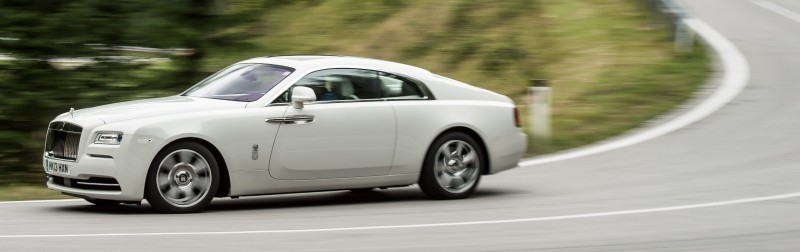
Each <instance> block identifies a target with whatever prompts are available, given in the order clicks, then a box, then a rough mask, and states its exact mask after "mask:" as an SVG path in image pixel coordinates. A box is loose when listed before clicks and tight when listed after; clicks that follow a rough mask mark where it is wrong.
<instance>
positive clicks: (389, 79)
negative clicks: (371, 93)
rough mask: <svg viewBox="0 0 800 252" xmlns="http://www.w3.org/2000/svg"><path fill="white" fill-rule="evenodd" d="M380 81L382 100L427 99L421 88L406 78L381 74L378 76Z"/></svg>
mask: <svg viewBox="0 0 800 252" xmlns="http://www.w3.org/2000/svg"><path fill="white" fill-rule="evenodd" d="M378 80H379V81H380V86H381V93H382V96H381V97H382V98H394V99H420V98H424V97H425V95H424V94H423V93H422V91H421V90H420V89H419V86H418V85H417V84H416V83H414V82H412V81H410V80H408V79H406V78H403V77H400V76H397V75H394V74H389V73H383V72H381V73H380V74H379V75H378Z"/></svg>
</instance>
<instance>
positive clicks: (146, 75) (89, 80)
mask: <svg viewBox="0 0 800 252" xmlns="http://www.w3.org/2000/svg"><path fill="white" fill-rule="evenodd" d="M268 2H269V1H267V2H260V1H247V2H238V3H236V4H232V6H224V5H219V4H220V3H225V1H214V0H180V1H160V0H141V1H105V0H72V1H59V0H30V1H29V0H1V1H0V16H2V17H3V18H0V37H1V38H3V39H0V54H3V55H8V56H11V57H13V58H16V60H12V61H0V89H2V90H3V92H2V93H0V173H2V174H4V176H2V177H0V185H2V184H4V183H8V182H10V181H14V180H20V179H21V180H27V179H31V176H28V175H29V174H37V173H32V172H33V171H37V172H38V171H39V170H40V169H41V155H42V150H43V143H44V137H45V130H46V127H47V123H48V122H49V121H50V120H52V119H53V118H54V117H55V116H56V115H58V114H61V113H64V112H66V111H68V110H69V109H70V108H71V107H74V108H76V109H79V108H86V107H92V106H97V105H101V104H106V103H110V102H116V101H124V100H130V99H133V98H145V97H152V96H164V95H171V94H175V93H176V92H178V91H179V90H182V89H185V88H186V87H188V86H189V85H191V84H192V83H194V82H196V81H197V80H199V79H200V78H202V77H204V76H205V75H207V74H208V72H203V71H202V60H203V58H204V57H205V52H206V49H207V48H208V47H211V46H220V45H226V46H230V45H231V44H234V45H235V44H236V43H239V41H241V39H240V38H241V37H242V36H243V35H242V33H241V32H236V31H233V32H229V31H224V29H226V28H228V27H229V26H235V25H237V24H240V23H243V22H248V21H252V19H253V18H255V17H259V15H260V13H261V12H262V11H261V10H260V9H258V7H259V6H262V5H264V4H267V3H268ZM272 2H275V1H272ZM242 4H249V5H252V7H248V8H245V9H242V8H239V7H240V6H239V5H242ZM256 14H258V15H256ZM187 24H190V25H187ZM234 42H235V43H234ZM129 45H135V46H152V47H162V48H171V47H181V48H190V49H192V50H193V51H194V54H191V55H189V56H171V58H172V63H167V64H168V65H169V66H167V67H163V66H160V65H158V63H157V64H138V63H132V62H130V61H129V60H127V59H126V58H120V57H119V56H126V55H125V54H126V52H121V51H116V50H101V49H98V48H100V47H108V46H129ZM147 56H149V57H154V56H155V57H164V55H147ZM70 57H80V59H81V60H92V61H93V63H88V64H80V65H77V66H75V69H68V70H65V69H62V68H63V67H59V65H58V64H54V63H53V62H54V61H58V60H63V59H68V58H70ZM168 57H170V56H168ZM73 60H74V59H73ZM41 176H42V175H41V174H37V176H36V177H34V178H41Z"/></svg>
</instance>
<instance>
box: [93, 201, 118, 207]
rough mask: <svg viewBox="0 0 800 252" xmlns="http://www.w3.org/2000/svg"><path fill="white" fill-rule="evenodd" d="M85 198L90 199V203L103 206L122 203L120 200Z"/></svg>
mask: <svg viewBox="0 0 800 252" xmlns="http://www.w3.org/2000/svg"><path fill="white" fill-rule="evenodd" d="M85 200H86V201H88V202H89V203H92V204H94V205H96V206H101V207H113V206H118V205H119V204H120V202H119V201H115V200H104V199H85Z"/></svg>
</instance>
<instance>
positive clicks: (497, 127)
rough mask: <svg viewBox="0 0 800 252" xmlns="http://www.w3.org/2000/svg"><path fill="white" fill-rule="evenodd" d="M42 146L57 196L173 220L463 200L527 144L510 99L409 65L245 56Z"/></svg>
mask: <svg viewBox="0 0 800 252" xmlns="http://www.w3.org/2000/svg"><path fill="white" fill-rule="evenodd" d="M46 141H47V142H46V147H45V151H44V159H43V165H44V168H45V171H46V173H47V176H48V178H49V179H48V182H47V186H48V187H49V188H50V189H53V190H57V191H60V192H62V193H64V194H67V195H72V196H76V197H80V198H84V199H86V200H87V201H89V202H92V203H94V204H98V205H116V204H120V203H139V202H141V201H142V200H143V199H146V200H147V201H148V203H149V204H150V205H151V206H152V207H154V208H155V209H157V210H159V211H162V212H169V213H182V212H193V211H199V210H201V209H203V208H204V207H206V206H207V205H208V204H209V203H210V202H211V200H212V199H213V198H214V197H236V196H247V195H264V194H277V193H292V192H310V191H322V190H353V191H356V192H358V191H365V190H370V189H372V188H387V187H396V186H407V185H412V184H419V186H420V188H421V189H422V191H423V192H424V193H425V194H427V195H428V196H430V197H431V198H434V199H457V198H465V197H468V196H469V195H470V194H472V193H473V191H475V189H476V188H477V186H478V182H479V181H480V177H481V175H486V174H493V173H497V172H500V171H503V170H506V169H509V168H512V167H516V166H517V163H518V162H519V160H520V158H521V157H522V156H523V154H524V153H525V150H526V147H527V146H526V144H527V140H526V136H525V134H524V133H523V130H522V128H521V127H520V118H519V112H518V110H517V108H516V106H515V105H514V103H513V101H512V100H511V99H509V98H508V97H506V96H503V95H500V94H497V93H494V92H491V91H487V90H485V89H481V88H477V87H473V86H470V85H467V84H464V83H461V82H459V81H456V80H452V79H449V78H446V77H442V76H439V75H436V74H433V73H431V72H429V71H427V70H424V69H421V68H417V67H413V66H409V65H404V64H399V63H394V62H388V61H382V60H375V59H366V58H357V57H343V56H313V55H309V56H278V57H260V58H254V59H249V60H245V61H242V62H239V63H236V64H233V65H231V66H229V67H227V68H225V69H222V70H221V71H219V72H217V73H215V74H213V75H211V76H209V77H208V78H206V79H204V80H202V81H200V82H199V83H198V84H196V85H194V86H192V87H191V88H189V89H188V90H186V91H185V92H183V93H181V94H179V95H177V96H170V97H163V98H155V99H145V100H137V101H130V102H122V103H115V104H110V105H104V106H99V107H93V108H86V109H80V110H70V112H68V113H64V114H61V115H59V116H58V117H56V118H55V119H54V120H53V121H52V122H51V123H50V125H49V129H48V132H47V140H46Z"/></svg>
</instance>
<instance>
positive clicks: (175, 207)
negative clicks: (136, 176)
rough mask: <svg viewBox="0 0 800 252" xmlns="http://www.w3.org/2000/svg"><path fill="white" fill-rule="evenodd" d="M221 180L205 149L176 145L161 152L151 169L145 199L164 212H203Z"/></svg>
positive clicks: (215, 162)
mask: <svg viewBox="0 0 800 252" xmlns="http://www.w3.org/2000/svg"><path fill="white" fill-rule="evenodd" d="M219 177H220V176H219V168H218V166H217V161H216V159H214V155H213V154H212V153H211V151H209V150H208V149H207V148H206V147H205V146H203V145H201V144H199V143H195V142H182V143H177V144H173V145H170V146H167V147H166V148H164V149H163V150H161V152H159V153H158V155H156V158H155V159H154V160H153V163H152V164H151V165H150V170H149V172H148V174H147V182H146V185H145V186H146V190H145V197H146V198H147V202H149V203H150V205H151V206H153V208H155V209H156V210H158V211H161V212H165V213H189V212H196V211H200V210H202V209H203V208H205V207H206V206H208V204H210V203H211V200H212V199H213V198H214V195H215V194H216V193H217V188H218V187H219Z"/></svg>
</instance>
